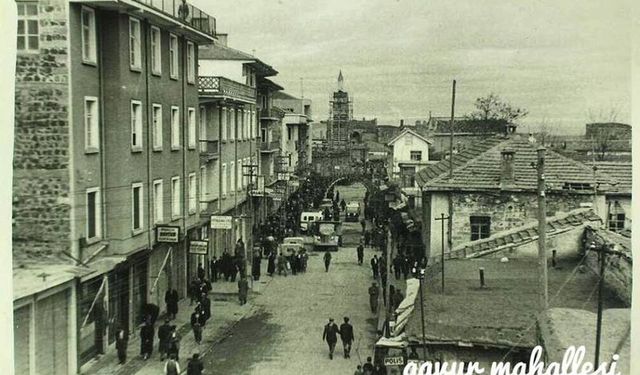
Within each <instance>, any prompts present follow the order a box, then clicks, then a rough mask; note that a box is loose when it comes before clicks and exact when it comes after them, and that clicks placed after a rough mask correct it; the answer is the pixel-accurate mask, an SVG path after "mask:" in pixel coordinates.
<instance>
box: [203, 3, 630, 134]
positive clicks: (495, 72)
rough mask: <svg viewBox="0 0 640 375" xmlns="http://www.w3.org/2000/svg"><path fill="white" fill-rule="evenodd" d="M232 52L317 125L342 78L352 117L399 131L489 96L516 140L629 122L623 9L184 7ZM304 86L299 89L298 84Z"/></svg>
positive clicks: (460, 111) (626, 10)
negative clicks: (501, 103)
mask: <svg viewBox="0 0 640 375" xmlns="http://www.w3.org/2000/svg"><path fill="white" fill-rule="evenodd" d="M191 2H192V3H193V4H194V5H196V6H198V7H200V8H202V9H203V10H204V11H205V12H207V13H209V14H211V15H212V16H214V17H216V19H217V29H218V32H219V33H227V34H229V42H228V43H229V46H231V47H233V48H237V49H240V50H243V51H245V52H248V53H252V52H254V51H255V56H256V57H258V58H259V59H261V60H262V61H264V62H265V63H267V64H269V65H272V66H273V67H274V68H276V70H278V71H279V74H278V75H277V76H276V77H274V78H273V79H274V80H275V81H276V82H278V83H279V84H281V85H282V86H283V87H284V88H285V91H286V92H288V93H290V94H292V95H296V96H300V95H301V93H302V89H303V90H304V97H305V98H308V99H311V100H312V101H313V107H312V108H313V112H314V120H315V121H320V120H325V119H326V118H327V117H328V112H329V99H330V97H331V94H332V92H333V91H335V90H336V89H337V82H336V79H337V76H338V72H339V71H340V70H342V73H343V75H344V79H345V90H346V91H348V92H349V94H350V96H351V97H352V99H353V114H354V117H355V118H362V117H366V118H374V117H375V118H377V119H378V123H379V124H391V125H397V124H399V122H400V120H401V119H404V121H405V123H414V122H415V121H416V120H425V119H427V118H428V117H429V113H432V115H433V116H449V115H450V113H451V86H452V81H453V80H454V79H455V80H456V81H457V87H456V102H455V113H456V115H465V114H468V113H470V112H471V111H473V108H474V107H473V103H474V101H475V99H476V98H478V97H480V96H485V95H487V94H489V93H495V94H497V95H499V96H500V97H501V98H503V99H505V100H506V101H508V102H509V103H511V104H513V105H515V106H518V107H522V108H525V109H527V110H528V111H529V115H528V116H527V117H526V118H525V119H524V120H523V121H522V123H521V127H523V128H524V129H523V131H528V130H530V131H535V130H538V129H539V128H540V127H541V126H543V127H544V128H545V129H548V130H551V131H555V132H563V133H572V134H579V133H582V132H584V124H585V123H587V122H593V121H608V120H611V119H612V116H611V115H610V114H611V113H612V112H613V113H614V114H615V116H614V117H615V118H614V119H615V120H616V121H618V122H625V123H630V118H631V114H630V111H631V109H630V107H631V105H630V100H631V94H630V92H631V83H630V82H631V50H630V46H631V37H630V34H631V0H580V1H575V0H527V1H525V0H521V1H505V0H455V1H451V0H191ZM301 78H302V83H303V84H302V85H301Z"/></svg>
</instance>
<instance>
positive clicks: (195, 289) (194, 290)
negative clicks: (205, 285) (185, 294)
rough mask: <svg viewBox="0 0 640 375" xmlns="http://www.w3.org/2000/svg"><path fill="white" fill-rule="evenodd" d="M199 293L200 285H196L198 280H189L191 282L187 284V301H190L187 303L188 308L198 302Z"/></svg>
mask: <svg viewBox="0 0 640 375" xmlns="http://www.w3.org/2000/svg"><path fill="white" fill-rule="evenodd" d="M199 292H200V284H199V283H198V280H196V279H193V280H191V282H190V283H189V299H190V300H191V302H189V306H191V305H193V303H194V302H197V301H198V296H199Z"/></svg>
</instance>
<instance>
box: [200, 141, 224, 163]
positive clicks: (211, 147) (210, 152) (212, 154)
mask: <svg viewBox="0 0 640 375" xmlns="http://www.w3.org/2000/svg"><path fill="white" fill-rule="evenodd" d="M218 144H219V142H218V141H217V140H215V141H211V140H206V139H204V140H200V154H201V155H202V156H205V157H207V158H208V159H214V158H216V157H218V156H219V155H220V152H219V151H218Z"/></svg>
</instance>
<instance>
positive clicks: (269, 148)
mask: <svg viewBox="0 0 640 375" xmlns="http://www.w3.org/2000/svg"><path fill="white" fill-rule="evenodd" d="M279 149H280V142H279V141H271V142H261V143H260V151H262V152H264V153H266V152H275V151H278V150H279Z"/></svg>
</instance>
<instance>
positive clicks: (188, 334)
mask: <svg viewBox="0 0 640 375" xmlns="http://www.w3.org/2000/svg"><path fill="white" fill-rule="evenodd" d="M270 280H271V279H270V278H269V277H267V278H260V281H258V282H254V283H253V289H252V290H251V291H250V293H249V301H248V302H247V304H245V305H243V306H240V304H239V302H238V298H237V291H238V286H237V281H236V282H235V283H232V282H216V283H213V284H212V289H213V290H212V292H211V293H210V294H209V298H210V299H211V315H212V316H211V319H210V320H209V321H208V322H207V325H206V326H205V327H204V330H203V333H202V343H201V344H200V345H198V344H196V342H195V340H194V337H193V332H192V331H191V325H190V318H191V313H192V312H193V308H194V306H193V305H191V306H190V305H189V302H190V301H189V299H184V300H182V301H180V302H179V308H178V315H177V317H176V319H175V320H173V321H172V324H175V325H177V326H178V332H179V333H180V335H181V336H182V340H181V341H180V361H179V362H180V368H181V369H186V366H187V361H188V359H189V358H191V356H192V355H193V353H200V356H201V357H203V356H205V355H206V354H207V353H208V352H209V351H210V350H212V349H213V346H214V345H215V344H216V343H217V342H219V341H220V340H221V339H223V338H224V337H226V335H227V333H228V332H229V331H230V330H232V329H233V327H234V326H235V324H236V323H237V322H238V321H240V320H241V319H243V318H245V317H247V316H249V315H251V314H252V313H253V305H252V303H251V299H252V298H251V295H252V294H254V293H258V294H259V293H260V292H261V291H262V290H264V288H265V287H266V286H268V285H269V281H270ZM161 314H162V312H161ZM161 322H163V318H162V315H161V317H160V318H158V322H157V323H156V332H155V337H154V348H153V354H152V356H151V357H150V358H149V359H148V360H146V361H145V360H143V359H142V358H141V357H140V335H139V331H138V330H136V331H135V332H132V333H133V334H132V335H131V336H130V338H129V345H128V347H127V362H126V363H125V364H124V365H119V364H118V356H117V353H116V350H115V346H113V345H112V346H111V347H110V348H109V349H108V350H107V353H106V354H104V355H102V356H100V357H98V358H96V359H94V360H92V361H90V362H89V363H87V364H86V365H84V366H82V369H81V372H80V373H81V374H99V375H102V374H104V375H107V374H122V375H125V374H127V375H129V374H136V375H147V374H149V375H151V374H154V375H157V374H163V373H164V363H165V362H164V361H160V353H159V352H158V337H157V334H158V327H159V325H160V324H161Z"/></svg>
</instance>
